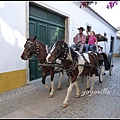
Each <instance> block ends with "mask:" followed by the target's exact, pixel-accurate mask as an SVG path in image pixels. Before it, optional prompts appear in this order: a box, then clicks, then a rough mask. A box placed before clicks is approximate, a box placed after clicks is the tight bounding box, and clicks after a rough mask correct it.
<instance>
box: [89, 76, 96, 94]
mask: <svg viewBox="0 0 120 120" xmlns="http://www.w3.org/2000/svg"><path fill="white" fill-rule="evenodd" d="M94 80H95V74H92V85H91V88H90V92H92V91H93V89H94Z"/></svg>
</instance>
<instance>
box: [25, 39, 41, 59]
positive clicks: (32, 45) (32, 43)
mask: <svg viewBox="0 0 120 120" xmlns="http://www.w3.org/2000/svg"><path fill="white" fill-rule="evenodd" d="M27 43H30V44H31V49H30V51H29V52H28V53H27V52H25V51H24V53H25V54H26V55H28V57H29V58H30V56H29V54H30V52H34V53H36V54H38V53H39V45H38V44H37V41H36V40H35V41H34V42H31V41H27ZM34 44H36V48H35V47H34Z"/></svg>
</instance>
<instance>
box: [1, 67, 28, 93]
mask: <svg viewBox="0 0 120 120" xmlns="http://www.w3.org/2000/svg"><path fill="white" fill-rule="evenodd" d="M24 85H26V70H25V69H24V70H17V71H12V72H6V73H0V93H3V92H7V91H10V90H13V89H16V88H20V87H22V86H24Z"/></svg>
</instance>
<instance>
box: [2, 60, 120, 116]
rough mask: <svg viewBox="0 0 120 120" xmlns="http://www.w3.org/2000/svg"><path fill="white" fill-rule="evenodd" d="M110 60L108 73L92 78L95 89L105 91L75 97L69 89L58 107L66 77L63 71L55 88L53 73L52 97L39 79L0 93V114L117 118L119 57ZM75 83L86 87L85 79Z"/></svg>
mask: <svg viewBox="0 0 120 120" xmlns="http://www.w3.org/2000/svg"><path fill="white" fill-rule="evenodd" d="M113 64H114V67H113V71H112V76H109V74H107V75H106V76H105V80H104V81H103V83H99V80H98V78H96V81H95V90H101V89H104V88H108V89H109V91H110V94H109V95H106V94H102V95H92V97H89V96H87V95H85V96H83V97H80V98H78V99H76V98H75V89H73V91H72V93H71V95H70V99H69V102H68V104H69V105H68V107H67V108H61V104H62V102H63V100H64V98H65V96H66V92H67V82H68V81H67V76H66V74H65V75H64V80H63V82H62V85H61V89H60V90H56V89H57V84H58V80H59V76H58V75H56V76H55V95H54V97H53V98H48V95H49V92H48V91H47V90H46V89H45V87H44V86H43V84H42V83H41V82H40V83H35V84H32V85H26V86H24V87H22V88H19V89H16V90H12V91H9V92H5V93H3V94H0V118H120V58H114V61H113ZM107 73H108V71H107ZM46 83H47V84H49V83H50V80H49V79H48V80H46ZM79 85H80V89H81V90H86V89H85V81H83V83H82V82H81V80H80V81H79Z"/></svg>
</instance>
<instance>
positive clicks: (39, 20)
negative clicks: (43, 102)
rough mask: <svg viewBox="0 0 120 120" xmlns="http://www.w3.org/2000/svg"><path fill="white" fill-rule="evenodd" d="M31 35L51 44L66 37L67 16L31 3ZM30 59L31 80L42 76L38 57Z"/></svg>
mask: <svg viewBox="0 0 120 120" xmlns="http://www.w3.org/2000/svg"><path fill="white" fill-rule="evenodd" d="M29 11H30V14H29V36H31V37H34V36H36V37H37V39H38V40H39V41H41V42H43V43H44V44H46V45H48V46H51V45H53V44H54V42H55V41H57V40H58V39H64V35H65V18H64V17H61V16H59V15H56V14H54V13H51V12H49V11H46V10H44V9H41V8H39V7H37V6H35V5H32V4H30V10H29ZM31 58H33V59H32V60H29V68H30V69H29V73H30V81H32V80H35V79H38V78H41V77H42V75H41V69H39V67H38V62H39V61H38V59H37V57H36V56H34V55H33V56H32V57H31Z"/></svg>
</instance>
